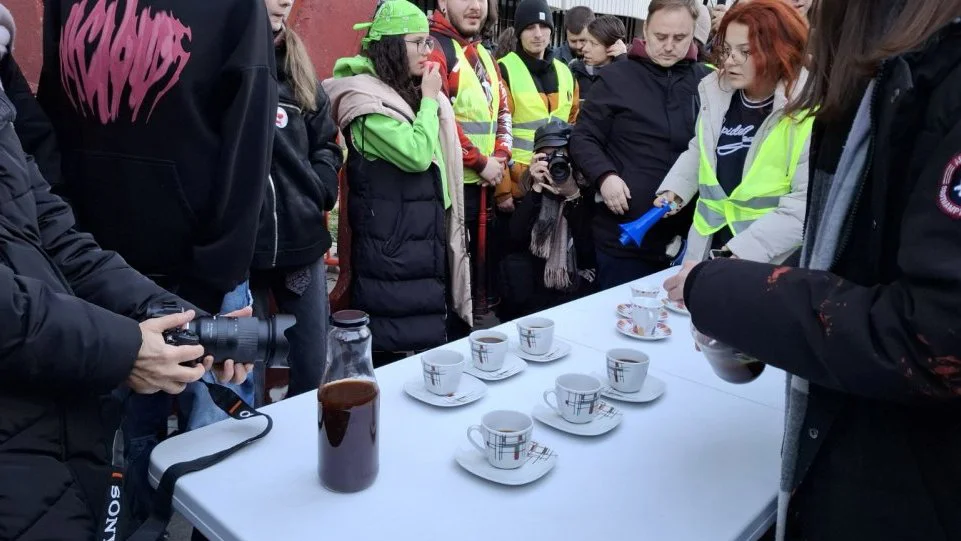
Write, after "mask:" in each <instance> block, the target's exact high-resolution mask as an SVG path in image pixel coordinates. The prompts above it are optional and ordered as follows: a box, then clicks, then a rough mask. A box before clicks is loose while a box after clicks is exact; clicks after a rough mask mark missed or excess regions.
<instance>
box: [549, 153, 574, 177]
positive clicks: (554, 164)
mask: <svg viewBox="0 0 961 541" xmlns="http://www.w3.org/2000/svg"><path fill="white" fill-rule="evenodd" d="M547 170H548V171H550V174H551V180H553V181H554V182H564V181H565V180H567V179H568V178H570V176H571V164H570V162H569V161H568V160H567V157H566V156H554V157H553V158H551V161H550V162H549V163H548V164H547Z"/></svg>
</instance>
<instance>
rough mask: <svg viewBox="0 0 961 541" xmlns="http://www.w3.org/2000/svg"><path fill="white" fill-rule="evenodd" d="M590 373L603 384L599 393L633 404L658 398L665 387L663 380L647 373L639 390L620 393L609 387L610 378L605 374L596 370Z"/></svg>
mask: <svg viewBox="0 0 961 541" xmlns="http://www.w3.org/2000/svg"><path fill="white" fill-rule="evenodd" d="M591 375H592V376H594V377H595V378H597V379H599V380H601V382H602V383H603V384H604V388H603V389H602V390H601V395H603V396H605V397H607V398H611V399H613V400H620V401H621V402H632V403H634V404H641V403H643V402H652V401H654V400H657V399H658V398H660V397H661V395H662V394H664V391H665V390H666V389H667V383H664V380H662V379H659V378H656V377H654V376H652V375H650V374H648V375H647V377H646V378H645V379H644V386H643V387H641V390H640V391H638V392H636V393H622V392H621V391H618V390H617V389H615V388H613V387H611V385H610V380H608V379H607V377H606V376H602V375H600V374H599V373H597V372H595V373H593V374H591Z"/></svg>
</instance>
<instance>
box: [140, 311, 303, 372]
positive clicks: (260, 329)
mask: <svg viewBox="0 0 961 541" xmlns="http://www.w3.org/2000/svg"><path fill="white" fill-rule="evenodd" d="M183 311H184V308H183V307H182V306H180V305H179V304H177V303H176V302H164V303H160V304H155V305H152V306H150V307H149V308H148V310H147V314H148V316H149V317H152V318H153V317H162V316H166V315H170V314H178V313H180V312H183ZM295 322H296V319H295V318H294V316H290V315H278V316H271V317H269V318H267V319H258V318H254V317H244V318H236V317H224V316H206V317H198V318H194V320H193V321H191V322H190V323H188V324H187V326H186V327H185V328H180V329H169V330H167V331H164V339H165V340H166V341H167V343H168V344H170V345H173V346H194V345H200V346H203V348H204V355H205V356H206V355H212V356H213V358H214V363H215V364H221V363H223V362H224V361H225V360H227V359H233V360H234V361H236V362H239V363H260V362H262V363H265V364H266V365H267V366H271V365H272V364H273V363H274V362H277V361H281V362H286V360H287V354H288V353H289V352H290V344H289V343H288V342H287V336H286V335H285V334H284V333H285V332H286V331H287V329H289V328H291V327H292V326H293V325H294V323H295ZM198 360H199V359H198Z"/></svg>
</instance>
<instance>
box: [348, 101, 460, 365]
mask: <svg viewBox="0 0 961 541" xmlns="http://www.w3.org/2000/svg"><path fill="white" fill-rule="evenodd" d="M362 123H363V120H361V125H363V124H362ZM361 129H362V128H361ZM347 139H348V140H351V139H352V138H351V137H348V138H347ZM347 182H348V186H349V192H348V197H347V207H348V212H349V220H350V228H351V252H350V253H351V307H352V308H356V309H358V310H363V311H365V312H367V313H368V314H369V315H370V331H371V334H372V335H373V342H374V344H373V347H374V350H375V351H418V350H423V349H428V348H433V347H436V346H439V345H442V344H444V343H446V342H447V295H446V291H447V288H446V281H447V255H446V254H447V232H446V226H445V218H444V194H443V191H442V188H441V184H440V170H439V169H438V168H437V165H436V164H435V165H431V166H430V168H429V169H428V170H427V171H424V172H422V173H406V172H404V171H402V170H400V169H399V168H398V167H397V166H395V165H393V164H391V163H389V162H387V161H385V160H368V159H366V158H364V157H363V156H362V155H361V154H360V152H359V151H358V150H357V149H356V148H354V146H353V142H352V141H350V143H349V153H348V156H347Z"/></svg>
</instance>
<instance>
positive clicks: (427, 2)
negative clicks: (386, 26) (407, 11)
mask: <svg viewBox="0 0 961 541" xmlns="http://www.w3.org/2000/svg"><path fill="white" fill-rule="evenodd" d="M413 1H414V3H415V4H417V5H418V6H420V7H421V9H423V10H424V11H428V12H429V11H431V10H434V9H437V0H413ZM489 1H491V2H494V0H489ZM520 2H521V0H497V15H498V17H497V26H496V27H495V29H494V35H493V36H485V37H489V38H496V37H497V35H498V34H499V33H500V32H501V31H502V30H504V29H505V28H509V27H510V26H511V25H513V24H514V13H515V12H516V11H517V5H518V4H520ZM618 18H619V19H621V20H622V21H624V26H626V27H627V35H628V36H639V35H640V31H641V28H642V26H641V21H638V20H637V19H632V18H630V17H618ZM554 28H556V29H557V30H558V31H557V32H554V44H555V45H560V44H561V43H563V40H564V39H565V37H566V36H565V35H564V32H563V29H564V12H563V11H555V12H554Z"/></svg>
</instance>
